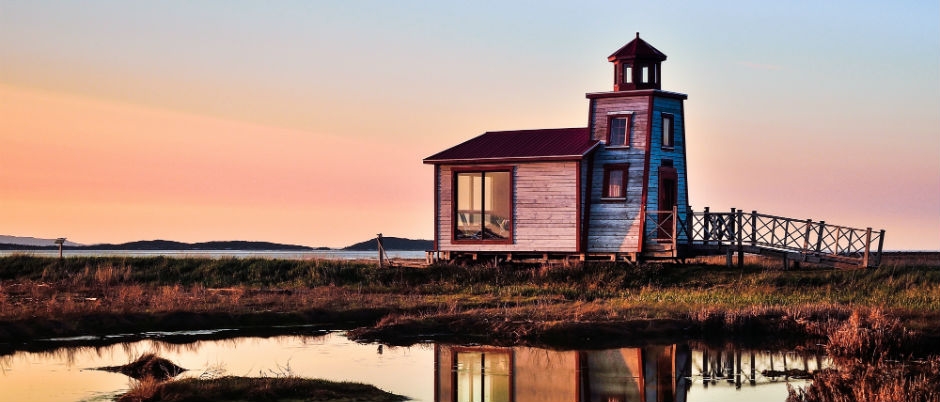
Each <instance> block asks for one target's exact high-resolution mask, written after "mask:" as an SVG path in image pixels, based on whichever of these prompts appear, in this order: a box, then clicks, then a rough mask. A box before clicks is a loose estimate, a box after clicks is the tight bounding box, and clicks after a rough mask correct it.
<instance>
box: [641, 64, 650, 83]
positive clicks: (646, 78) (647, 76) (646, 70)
mask: <svg viewBox="0 0 940 402" xmlns="http://www.w3.org/2000/svg"><path fill="white" fill-rule="evenodd" d="M642 82H643V83H644V84H645V83H647V82H650V68H649V66H643V81H642Z"/></svg>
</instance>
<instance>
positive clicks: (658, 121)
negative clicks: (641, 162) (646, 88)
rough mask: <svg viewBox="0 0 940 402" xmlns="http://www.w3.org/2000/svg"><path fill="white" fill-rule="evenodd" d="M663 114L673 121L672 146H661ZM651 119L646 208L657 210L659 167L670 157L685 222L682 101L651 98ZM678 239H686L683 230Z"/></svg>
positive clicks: (682, 217)
mask: <svg viewBox="0 0 940 402" xmlns="http://www.w3.org/2000/svg"><path fill="white" fill-rule="evenodd" d="M663 113H668V114H672V116H673V120H672V124H673V130H674V132H673V147H672V149H664V148H663V146H662V145H663V118H662V116H663ZM650 119H652V122H651V123H652V132H651V135H650V175H649V181H648V182H647V183H646V185H647V186H648V191H647V199H646V209H647V210H649V211H655V210H658V209H659V167H660V166H662V161H663V159H671V160H672V163H673V167H674V168H675V169H676V176H677V182H678V183H677V187H678V188H677V191H676V205H677V209H678V214H679V222H685V221H686V219H687V216H686V215H687V213H688V209H689V200H688V198H689V196H688V194H689V192H688V180H687V173H688V172H687V171H686V161H685V116H683V108H682V101H681V100H679V99H674V98H665V97H654V98H653V110H652V111H651V113H650ZM679 239H680V240H686V236H685V233H684V232H683V231H682V230H681V229H680V230H679Z"/></svg>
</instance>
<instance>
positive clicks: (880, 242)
mask: <svg viewBox="0 0 940 402" xmlns="http://www.w3.org/2000/svg"><path fill="white" fill-rule="evenodd" d="M884 244H885V230H884V229H881V232H880V234H879V235H878V261H877V262H876V263H875V266H876V267H877V266H880V265H881V246H883V245H884Z"/></svg>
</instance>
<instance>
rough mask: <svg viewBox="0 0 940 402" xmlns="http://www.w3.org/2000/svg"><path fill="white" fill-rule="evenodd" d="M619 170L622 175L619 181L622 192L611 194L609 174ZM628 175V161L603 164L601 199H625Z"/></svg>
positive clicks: (613, 200)
mask: <svg viewBox="0 0 940 402" xmlns="http://www.w3.org/2000/svg"><path fill="white" fill-rule="evenodd" d="M618 170H619V171H621V172H623V175H622V177H621V181H620V188H621V191H622V194H620V195H611V194H610V193H609V191H610V175H611V172H613V171H618ZM629 175H630V164H629V163H609V164H605V165H604V181H603V187H602V188H601V201H607V202H618V201H626V199H627V184H628V183H629V182H630V181H629Z"/></svg>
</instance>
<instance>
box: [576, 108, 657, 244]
mask: <svg viewBox="0 0 940 402" xmlns="http://www.w3.org/2000/svg"><path fill="white" fill-rule="evenodd" d="M649 104H650V98H649V96H646V95H643V96H625V97H615V98H600V99H594V100H593V107H592V112H591V127H592V135H593V138H594V139H596V140H600V141H606V139H607V123H608V116H609V115H610V114H611V113H615V112H633V118H632V119H633V124H632V130H631V133H630V146H629V147H628V148H623V147H616V148H608V147H606V146H603V147H601V148H600V149H598V150H597V151H596V152H595V154H594V169H593V172H591V174H592V175H593V177H592V180H591V182H592V187H593V188H592V189H591V212H590V220H589V222H588V224H589V225H590V226H589V228H588V239H587V250H585V251H586V252H594V253H598V252H603V253H630V252H636V251H638V250H639V241H640V225H639V222H640V205H642V203H643V200H642V198H643V185H644V166H645V164H646V149H647V145H646V133H647V127H648V126H649V113H648V109H649ZM617 163H628V164H629V169H628V171H627V197H626V200H618V201H606V200H604V199H603V198H602V195H603V191H604V189H603V187H604V166H605V165H609V164H617Z"/></svg>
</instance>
